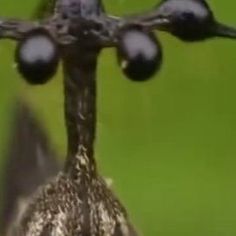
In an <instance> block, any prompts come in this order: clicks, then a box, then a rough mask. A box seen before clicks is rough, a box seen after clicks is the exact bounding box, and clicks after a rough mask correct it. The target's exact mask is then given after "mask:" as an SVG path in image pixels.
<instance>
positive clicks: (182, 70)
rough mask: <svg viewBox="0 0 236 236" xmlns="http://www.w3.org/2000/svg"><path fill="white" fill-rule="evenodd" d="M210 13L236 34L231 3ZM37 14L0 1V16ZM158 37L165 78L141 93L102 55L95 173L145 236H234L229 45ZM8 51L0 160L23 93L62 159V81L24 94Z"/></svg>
mask: <svg viewBox="0 0 236 236" xmlns="http://www.w3.org/2000/svg"><path fill="white" fill-rule="evenodd" d="M209 3H210V5H211V6H212V8H213V10H214V12H215V14H216V15H217V17H218V18H219V19H221V21H222V22H225V23H228V24H232V25H235V26H236V14H235V8H236V2H235V1H233V0H228V1H221V0H215V1H209ZM155 4H156V2H155V1H153V0H146V1H137V0H109V1H108V0H106V1H105V5H106V7H107V10H108V11H109V12H111V13H113V14H122V15H123V14H128V13H132V12H137V11H140V10H142V9H144V10H147V9H149V7H152V6H153V5H155ZM36 5H37V1H31V0H27V1H26V0H25V1H24V2H20V1H15V0H0V6H1V7H0V15H4V16H18V17H23V18H27V17H30V15H32V12H33V9H34V7H35V6H36ZM159 37H160V39H161V42H162V44H163V48H164V64H163V68H162V70H161V72H160V73H159V74H158V75H157V76H156V77H155V78H153V80H151V81H150V82H147V83H138V84H136V83H134V82H131V81H129V80H127V79H126V78H125V77H124V76H123V75H122V73H121V71H120V69H119V68H118V66H117V62H116V58H115V53H114V51H113V50H105V51H104V52H103V53H102V56H101V60H100V64H99V70H98V92H99V98H98V110H99V117H98V135H97V136H98V139H97V150H96V153H97V160H98V162H99V166H100V169H101V170H102V171H103V174H104V175H105V176H109V177H112V178H113V179H114V188H115V190H116V192H117V193H118V194H119V196H120V198H121V199H122V201H123V202H124V203H125V205H126V206H127V207H128V209H129V212H130V214H131V216H132V218H133V220H134V221H135V223H136V225H137V227H138V228H139V229H140V231H142V232H143V235H148V236H156V235H159V236H173V235H174V236H177V235H179V236H185V235H186V236H199V235H201V236H216V235H219V236H222V235H224V236H235V235H236V203H235V199H236V187H235V185H236V171H235V170H236V145H235V143H236V106H235V101H236V93H235V90H236V67H235V63H236V41H230V40H222V39H220V40H219V39H215V40H211V41H207V42H203V43H197V44H185V43H182V42H180V41H179V40H177V39H175V38H173V37H171V36H169V35H166V34H164V33H161V34H159ZM13 46H14V43H9V42H6V41H4V42H3V41H2V42H0V55H1V56H0V89H1V91H0V114H1V119H0V131H1V132H0V140H2V141H1V143H0V150H1V151H2V150H4V147H5V144H6V140H7V136H8V130H9V124H10V123H9V121H10V120H11V117H10V113H9V112H10V101H11V100H12V99H13V98H14V95H15V94H16V92H19V91H21V93H22V94H24V95H26V96H28V98H29V99H30V101H31V102H32V104H33V105H34V107H35V110H36V112H37V113H38V114H39V115H40V116H41V118H42V120H43V121H44V122H45V126H46V127H47V128H48V130H49V133H50V137H51V138H52V139H53V142H54V145H55V146H56V148H57V149H58V151H59V152H60V153H64V152H65V146H66V145H65V141H66V139H65V130H64V124H63V108H62V106H63V99H62V92H63V91H62V81H61V73H60V72H59V73H58V76H57V77H56V78H55V79H54V80H53V81H52V82H50V83H49V84H47V85H44V86H43V87H37V88H32V87H29V86H26V85H25V84H24V82H20V79H19V78H20V77H19V76H18V75H17V73H16V71H15V70H14V69H13V67H12V65H13ZM13 148H14V147H13ZM3 156H4V155H2V156H1V157H2V158H1V160H2V161H3Z"/></svg>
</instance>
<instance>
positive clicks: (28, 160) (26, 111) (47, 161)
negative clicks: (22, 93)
mask: <svg viewBox="0 0 236 236" xmlns="http://www.w3.org/2000/svg"><path fill="white" fill-rule="evenodd" d="M13 116H14V117H13V125H12V127H13V129H12V133H11V137H10V138H11V139H10V143H9V147H8V154H7V158H6V165H5V169H4V172H5V179H4V180H3V184H4V185H5V188H4V192H3V194H4V196H3V197H4V199H3V204H4V205H3V211H2V214H1V216H0V217H1V218H0V224H2V225H1V226H0V229H1V231H2V230H3V232H6V231H7V230H8V228H9V227H10V226H11V223H12V222H13V221H14V222H15V221H17V219H16V218H18V217H19V215H20V214H21V212H22V211H23V209H24V207H25V206H26V205H27V204H26V203H27V199H28V197H29V196H30V195H31V194H32V193H33V192H34V191H35V190H36V188H37V187H38V186H39V185H42V184H43V183H45V181H46V180H47V179H48V178H50V177H52V176H54V175H56V174H57V173H58V171H59V165H58V162H57V158H56V155H55V153H54V152H53V150H52V149H51V148H50V146H49V144H48V140H47V136H46V134H45V133H44V130H43V129H42V127H41V126H40V124H39V122H38V120H37V119H36V117H35V116H34V114H33V112H32V111H31V110H30V108H29V107H28V106H27V105H26V104H25V103H24V102H22V101H20V102H17V104H16V106H15V109H14V113H13ZM1 235H4V234H1Z"/></svg>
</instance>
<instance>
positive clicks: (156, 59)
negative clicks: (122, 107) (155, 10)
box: [117, 27, 162, 81]
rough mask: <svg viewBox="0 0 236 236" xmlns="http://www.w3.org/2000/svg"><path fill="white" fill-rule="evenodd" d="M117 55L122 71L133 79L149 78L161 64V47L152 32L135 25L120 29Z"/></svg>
mask: <svg viewBox="0 0 236 236" xmlns="http://www.w3.org/2000/svg"><path fill="white" fill-rule="evenodd" d="M117 55H118V63H119V65H120V67H121V68H122V71H123V73H124V74H125V75H126V76H127V77H128V78H129V79H131V80H134V81H146V80H148V79H150V78H151V77H152V76H153V75H154V74H155V73H156V72H157V71H158V70H159V69H160V67H161V64H162V48H161V45H160V43H159V41H158V40H157V38H156V36H155V35H154V33H152V32H145V31H143V30H142V29H140V28H137V27H129V28H126V29H124V30H122V31H121V34H120V36H119V40H118V47H117Z"/></svg>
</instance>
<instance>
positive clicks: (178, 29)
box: [156, 0, 236, 42]
mask: <svg viewBox="0 0 236 236" xmlns="http://www.w3.org/2000/svg"><path fill="white" fill-rule="evenodd" d="M156 17H157V19H159V21H160V24H159V29H160V30H164V31H167V32H169V33H171V34H172V35H174V36H176V37H178V38H179V39H181V40H183V41H189V42H191V41H192V42H193V41H201V40H205V39H208V38H212V37H226V38H235V37H236V30H235V29H234V28H232V27H228V26H226V25H224V24H221V23H219V22H217V21H216V19H215V17H214V15H213V12H212V10H211V9H210V6H209V5H208V3H207V2H206V1H205V0H163V1H161V3H159V4H158V6H157V16H156Z"/></svg>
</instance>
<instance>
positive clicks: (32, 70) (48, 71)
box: [15, 28, 59, 84]
mask: <svg viewBox="0 0 236 236" xmlns="http://www.w3.org/2000/svg"><path fill="white" fill-rule="evenodd" d="M15 61H16V63H17V69H18V71H19V72H20V74H21V75H22V76H23V78H24V79H25V80H26V81H27V82H29V83H30V84H44V83H46V82H47V81H48V80H49V79H50V78H52V76H53V75H54V74H55V73H56V70H57V66H58V62H59V52H58V47H57V44H56V43H55V41H54V39H53V38H52V36H51V35H50V34H49V33H48V32H47V31H46V30H45V29H42V28H38V29H35V30H32V31H29V32H28V33H26V35H25V37H24V38H23V39H22V40H21V41H20V42H19V43H18V45H17V48H16V52H15Z"/></svg>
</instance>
